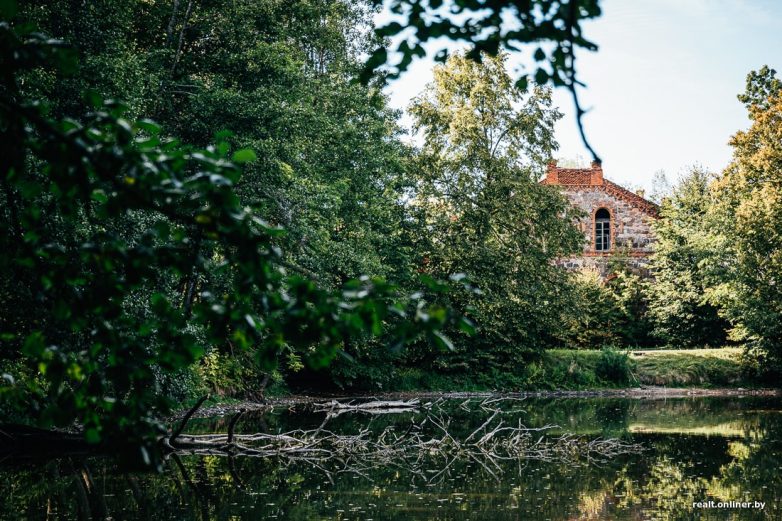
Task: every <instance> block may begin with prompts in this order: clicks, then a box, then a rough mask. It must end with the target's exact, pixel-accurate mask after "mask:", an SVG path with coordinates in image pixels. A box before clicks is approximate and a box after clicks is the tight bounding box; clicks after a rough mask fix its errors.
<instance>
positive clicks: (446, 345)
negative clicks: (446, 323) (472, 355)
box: [432, 331, 454, 351]
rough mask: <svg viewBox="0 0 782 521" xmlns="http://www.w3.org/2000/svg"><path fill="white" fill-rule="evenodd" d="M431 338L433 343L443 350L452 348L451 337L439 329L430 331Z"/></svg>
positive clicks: (451, 349)
mask: <svg viewBox="0 0 782 521" xmlns="http://www.w3.org/2000/svg"><path fill="white" fill-rule="evenodd" d="M432 340H433V341H434V345H435V346H437V347H438V348H439V349H441V350H443V351H445V350H448V351H453V350H454V347H453V342H451V339H450V338H448V337H447V336H445V335H444V334H442V333H441V332H439V331H432Z"/></svg>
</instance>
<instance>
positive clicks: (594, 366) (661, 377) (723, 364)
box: [388, 347, 761, 391]
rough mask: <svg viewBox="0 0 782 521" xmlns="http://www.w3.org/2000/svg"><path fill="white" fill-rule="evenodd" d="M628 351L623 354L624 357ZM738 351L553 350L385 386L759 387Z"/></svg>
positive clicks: (413, 375)
mask: <svg viewBox="0 0 782 521" xmlns="http://www.w3.org/2000/svg"><path fill="white" fill-rule="evenodd" d="M624 355H626V356H624ZM741 356H742V350H741V349H740V348H733V347H725V348H720V349H687V350H684V349H676V350H673V349H664V350H638V351H627V352H616V351H612V352H608V353H607V352H605V351H602V350H578V351H575V350H565V349H554V350H548V351H545V352H543V353H541V354H540V356H539V357H537V358H535V359H532V360H529V361H528V362H527V363H525V364H524V366H523V367H520V368H519V371H518V372H517V373H510V374H508V373H497V374H458V375H441V374H432V373H430V372H425V371H420V370H418V369H410V368H408V369H403V370H400V374H399V377H398V378H397V379H396V380H395V381H394V383H393V387H392V388H391V389H388V390H389V391H453V390H460V391H555V390H566V391H583V390H594V389H605V388H632V387H640V386H657V387H702V388H721V387H723V388H731V387H760V386H761V384H760V383H759V382H756V381H753V380H752V379H750V378H748V377H747V375H746V372H745V370H744V367H743V365H742V360H741Z"/></svg>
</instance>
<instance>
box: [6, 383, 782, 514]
mask: <svg viewBox="0 0 782 521" xmlns="http://www.w3.org/2000/svg"><path fill="white" fill-rule="evenodd" d="M441 405H442V406H443V407H444V408H445V409H446V410H447V411H448V417H449V418H450V421H451V426H450V429H451V430H452V432H453V433H454V436H465V435H466V434H467V433H470V432H473V431H474V430H475V429H476V428H478V427H480V426H481V424H482V423H483V422H484V421H485V420H486V419H487V417H488V415H489V413H488V412H481V411H479V410H478V411H476V410H475V408H474V407H470V406H465V405H464V400H450V401H448V402H447V403H444V404H441ZM496 407H500V408H502V410H503V413H504V414H503V415H502V416H503V421H505V422H506V423H507V424H514V422H517V421H518V420H521V421H523V422H524V424H525V425H527V426H530V427H541V426H544V425H548V424H557V425H559V428H557V429H555V430H552V431H551V432H550V433H549V434H547V436H549V437H557V436H561V435H562V434H565V433H571V434H577V435H579V436H582V437H583V439H584V440H594V439H598V438H606V437H616V438H620V439H621V440H623V441H625V442H628V443H641V444H643V445H644V447H645V448H646V450H645V451H644V452H643V453H642V454H623V455H620V456H617V457H613V458H611V459H609V460H603V461H599V462H594V461H592V462H590V461H588V460H584V459H583V458H574V459H567V460H563V459H558V460H556V461H536V460H525V459H514V460H512V461H511V460H503V461H500V462H498V465H499V467H500V468H499V469H487V468H485V466H484V465H482V464H481V463H480V462H479V461H473V460H471V459H466V460H465V459H458V460H455V461H453V462H451V463H450V466H449V467H448V468H447V470H446V472H445V473H443V470H444V469H443V466H444V460H443V459H442V458H440V457H438V456H437V455H436V454H431V455H427V454H422V455H420V458H421V461H420V463H421V468H422V469H423V471H424V472H426V473H429V474H431V475H439V476H440V477H441V478H442V479H436V480H425V479H421V477H420V476H419V475H416V474H414V473H411V472H409V471H408V470H406V468H405V467H404V466H402V465H398V466H397V465H391V464H387V465H383V466H380V467H376V468H371V469H366V468H365V469H363V470H362V473H361V474H356V473H353V472H343V471H340V466H339V465H338V464H335V465H333V466H332V467H329V468H328V469H325V470H328V472H324V469H319V468H316V467H315V466H313V465H311V464H309V463H307V462H301V461H291V460H290V459H288V458H281V459H277V458H268V457H264V458H251V457H232V458H228V457H222V456H185V457H181V458H171V459H170V460H169V461H168V463H167V468H166V471H165V472H164V473H163V474H127V473H123V472H121V471H120V469H118V468H117V467H116V466H115V465H114V464H112V463H111V462H110V461H106V460H103V459H93V460H86V461H75V460H74V461H56V462H49V463H45V464H40V465H37V466H36V467H34V468H15V467H5V468H3V470H2V471H0V472H2V473H3V475H4V476H3V478H4V479H2V480H0V518H3V519H101V518H109V517H113V518H114V519H153V518H154V519H155V520H158V521H161V520H169V519H171V520H174V519H194V520H205V519H301V520H312V519H345V520H347V519H374V520H381V519H389V520H391V519H394V520H399V519H435V520H437V519H443V520H446V519H448V520H451V519H457V520H458V519H465V520H466V519H492V520H504V519H530V520H562V519H573V520H575V519H584V520H588V519H595V520H596V519H627V520H689V519H715V520H717V519H719V520H732V519H737V520H738V519H741V520H744V519H747V520H750V519H780V518H782V505H780V500H781V499H782V437H781V436H780V434H782V415H781V414H780V412H781V411H782V403H781V402H780V400H779V399H778V398H774V397H743V398H740V397H731V398H711V397H710V398H704V397H699V398H683V399H666V400H662V399H646V400H639V399H618V398H588V399H548V400H545V399H537V400H532V399H530V400H525V401H522V402H518V401H506V402H501V403H498V404H497V405H496ZM422 414H424V412H420V411H419V412H405V413H400V414H394V415H372V416H370V415H364V414H358V413H351V414H342V415H340V416H338V417H336V418H333V419H332V420H331V422H330V423H329V427H328V428H329V429H330V430H332V431H334V432H343V433H351V432H357V430H360V429H366V428H368V429H370V430H371V431H372V432H377V433H379V432H381V431H383V430H384V429H388V428H396V429H397V430H400V431H401V430H404V429H407V428H409V425H411V424H413V423H415V420H416V418H417V415H422ZM323 419H324V413H322V412H320V413H315V412H313V411H312V410H308V409H307V408H296V409H287V408H281V409H280V410H273V411H271V412H266V413H255V414H249V415H247V416H246V417H244V418H242V420H241V422H240V424H239V425H238V427H237V432H248V433H249V432H284V431H289V430H291V429H297V428H300V429H315V428H318V426H319V425H321V424H322V422H323ZM227 422H228V419H225V418H215V419H204V420H199V421H198V422H197V423H196V424H194V425H193V426H192V429H191V430H193V431H198V432H225V430H226V428H227ZM489 470H492V471H491V472H490V471H489ZM438 473H439V474H438ZM495 476H497V477H496V478H495ZM709 499H711V500H714V501H715V502H717V501H752V502H754V501H762V502H764V503H765V504H766V506H765V510H764V511H759V510H750V509H747V510H735V509H733V510H719V509H713V510H701V509H693V507H692V505H693V502H697V501H705V500H709Z"/></svg>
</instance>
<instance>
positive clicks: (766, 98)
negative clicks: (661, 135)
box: [710, 67, 782, 368]
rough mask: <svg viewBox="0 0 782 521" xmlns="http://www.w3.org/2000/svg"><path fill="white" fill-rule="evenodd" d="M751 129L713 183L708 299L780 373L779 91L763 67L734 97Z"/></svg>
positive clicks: (738, 138)
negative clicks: (712, 271)
mask: <svg viewBox="0 0 782 521" xmlns="http://www.w3.org/2000/svg"><path fill="white" fill-rule="evenodd" d="M739 100H741V101H742V102H743V103H744V104H745V106H746V108H747V111H748V113H749V118H750V120H751V121H752V124H751V126H750V128H749V129H747V130H746V131H739V132H737V133H736V134H735V135H734V136H733V138H732V139H731V142H730V144H731V146H732V147H733V160H732V161H731V163H730V164H729V165H728V167H727V168H726V169H725V171H724V172H723V174H722V176H721V177H720V178H719V179H718V180H717V181H716V182H715V187H714V191H715V192H714V195H715V198H716V202H715V204H714V207H713V208H712V210H711V211H710V216H711V217H712V218H713V219H714V228H713V230H714V234H715V238H714V241H715V250H716V251H718V252H720V256H719V258H718V261H717V262H715V265H716V268H718V269H719V271H718V274H719V276H720V278H719V279H718V280H719V283H718V284H715V287H714V289H713V290H712V291H711V292H710V295H711V299H712V301H713V302H718V303H719V304H720V305H721V306H722V308H723V310H724V313H725V316H726V317H727V318H728V319H729V320H730V321H731V322H732V323H733V324H734V325H735V326H736V329H735V331H734V334H735V336H736V337H738V338H742V339H743V340H745V341H746V343H747V345H748V346H750V347H751V348H754V349H755V350H756V351H757V352H758V353H760V354H762V355H764V356H768V357H769V358H770V359H771V361H772V362H773V363H774V364H775V366H776V367H777V368H779V367H780V366H779V364H780V361H782V350H780V346H782V280H780V274H782V235H780V230H782V189H780V185H781V183H782V84H781V82H780V81H779V80H778V79H777V78H776V73H775V71H774V70H773V69H769V68H768V67H764V68H762V69H761V70H760V71H758V72H751V73H750V74H749V75H748V77H747V90H746V93H745V94H744V95H741V96H739Z"/></svg>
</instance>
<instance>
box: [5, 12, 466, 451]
mask: <svg viewBox="0 0 782 521" xmlns="http://www.w3.org/2000/svg"><path fill="white" fill-rule="evenodd" d="M62 47H63V46H62V44H61V43H60V42H57V41H52V40H48V39H46V38H45V37H44V36H42V35H39V34H35V33H30V32H19V33H17V32H16V31H15V30H14V29H12V28H11V27H10V26H9V25H8V24H5V23H4V24H1V25H0V64H2V69H3V71H4V72H3V75H2V77H1V78H0V125H1V126H2V129H3V130H2V136H1V137H2V139H1V140H0V141H2V144H1V145H0V147H2V150H1V151H0V152H1V154H0V155H1V156H2V157H0V183H2V186H1V188H2V194H0V202H1V203H2V204H1V206H2V208H3V211H2V212H0V249H2V251H3V252H4V253H3V255H2V256H1V257H0V280H2V283H0V284H2V286H1V287H0V293H1V296H2V298H0V306H2V309H1V310H0V333H2V338H1V340H2V344H3V350H2V353H3V354H2V357H3V358H4V359H5V360H9V359H10V360H11V361H13V362H15V363H17V364H18V366H19V367H20V368H21V369H20V372H21V374H22V375H26V376H27V377H26V378H24V379H21V378H20V379H18V380H19V381H18V382H16V381H15V380H17V379H15V378H14V376H13V375H11V374H7V375H4V380H3V381H4V383H5V384H6V385H4V386H3V387H0V397H2V398H5V399H6V403H11V404H13V405H15V406H16V407H17V408H18V409H19V410H21V411H24V415H25V416H26V417H27V418H28V419H33V420H35V421H36V422H37V423H39V424H40V425H43V426H46V427H50V426H58V427H72V426H74V424H76V425H78V426H80V427H81V428H83V430H84V433H85V437H86V440H87V441H88V442H90V443H95V444H97V443H104V444H112V445H120V444H121V445H124V446H127V447H131V448H132V447H138V448H140V450H141V455H142V457H143V460H144V461H145V462H146V463H147V464H149V463H152V462H153V459H154V457H155V453H154V451H152V450H151V448H152V447H153V446H154V445H153V442H154V440H155V439H156V438H157V436H159V435H161V434H162V433H163V432H164V428H163V425H162V423H161V422H160V421H159V420H158V418H160V417H161V416H162V415H164V414H165V413H166V412H167V411H169V410H170V408H171V405H172V404H171V402H170V400H169V399H168V398H167V397H166V396H165V393H163V392H161V389H160V385H159V375H160V374H161V373H164V374H174V373H176V372H177V371H181V370H182V369H183V368H186V367H188V366H189V365H191V364H193V363H195V362H196V361H197V360H198V359H199V358H200V357H201V356H202V355H203V354H204V352H205V350H206V349H210V350H211V349H217V350H225V351H229V350H230V351H233V350H234V349H241V350H244V351H249V352H251V353H253V355H254V359H255V360H256V362H257V363H258V364H259V365H260V366H261V367H262V368H265V369H267V370H270V369H272V368H273V367H274V366H275V365H276V363H277V360H278V359H279V357H280V356H283V355H286V354H287V355H292V356H296V357H299V358H301V359H302V360H303V361H304V362H305V363H306V364H309V365H310V366H313V367H319V366H323V365H325V364H327V363H328V362H329V361H330V360H332V359H333V358H334V357H335V356H336V355H337V353H338V352H339V350H340V348H341V346H342V345H343V341H344V340H345V339H346V338H360V337H362V336H366V335H375V336H378V335H381V334H385V333H389V334H390V336H392V337H393V338H395V339H397V340H398V341H399V342H405V341H409V340H413V339H415V338H419V337H420V336H425V337H428V338H430V339H431V340H433V341H434V342H436V343H438V344H440V345H442V346H446V347H447V345H448V344H449V342H448V340H447V339H446V338H445V337H444V336H442V334H441V333H440V332H439V331H440V329H441V328H443V327H445V326H446V325H447V324H449V323H456V324H458V325H460V326H461V327H462V328H464V329H471V325H470V324H469V322H468V321H466V319H463V318H460V317H458V316H457V315H455V314H454V313H453V312H451V311H450V310H448V309H446V308H445V307H442V306H437V305H432V304H429V303H428V300H427V295H432V294H434V293H442V292H444V291H446V290H447V288H448V285H447V284H443V283H440V282H437V281H433V280H424V283H425V284H426V286H427V290H426V291H425V292H419V293H416V294H413V295H403V294H401V293H400V291H399V290H398V288H397V287H395V286H394V285H392V284H389V283H387V282H384V281H382V280H379V279H370V278H367V277H364V278H361V279H359V280H353V281H349V282H348V283H346V284H345V285H344V286H343V287H342V289H340V290H337V291H333V290H326V289H322V288H320V287H319V286H318V285H316V284H315V283H314V282H313V281H311V280H309V279H307V278H305V277H302V276H289V275H288V274H287V273H286V272H285V270H284V269H283V268H282V267H281V252H280V250H279V248H278V247H277V246H276V245H275V238H277V237H279V236H280V234H282V233H283V230H281V229H280V228H278V227H275V226H272V225H270V224H268V223H266V222H264V221H263V220H262V219H260V218H259V217H258V216H257V215H255V214H254V213H253V211H252V210H251V209H249V208H245V207H243V206H242V204H241V201H240V200H239V198H238V197H237V195H236V194H235V192H234V185H235V184H236V183H237V181H238V180H239V177H240V174H241V170H240V167H239V165H240V164H241V163H244V162H249V161H253V160H254V159H255V154H254V153H253V152H252V151H251V150H238V151H235V152H233V153H232V154H231V150H230V149H231V147H230V145H229V142H228V140H229V138H230V137H231V136H230V135H229V134H227V133H223V134H221V135H218V136H217V141H218V142H217V144H215V145H214V146H211V147H208V148H206V149H204V150H199V149H192V148H191V147H188V146H186V145H183V144H182V143H180V142H178V141H176V140H172V139H166V138H165V137H164V134H163V131H162V129H161V128H160V127H159V126H158V125H156V124H155V123H153V122H151V121H149V120H139V121H130V120H127V119H125V118H124V117H123V114H124V112H125V109H124V107H123V106H122V105H121V104H120V103H117V102H113V101H108V102H105V103H104V102H103V101H102V100H100V99H99V98H98V97H97V96H95V95H91V96H90V98H91V99H90V101H91V103H92V105H93V107H94V110H93V111H92V112H91V113H89V114H87V115H86V116H85V117H84V118H82V119H81V120H80V121H74V120H57V119H55V118H52V117H50V116H48V115H47V113H46V110H45V107H43V106H41V104H39V103H36V102H35V101H30V100H26V99H24V98H23V96H22V94H21V92H20V89H19V84H18V83H19V78H20V76H21V75H23V74H24V73H25V71H29V70H32V69H35V68H37V67H42V66H44V67H45V66H47V65H48V64H50V63H52V62H53V61H56V60H61V61H63V60H64V61H65V62H67V61H68V60H69V56H67V55H65V54H64V53H62V52H60V50H61V48H62ZM134 454H136V453H134Z"/></svg>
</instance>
